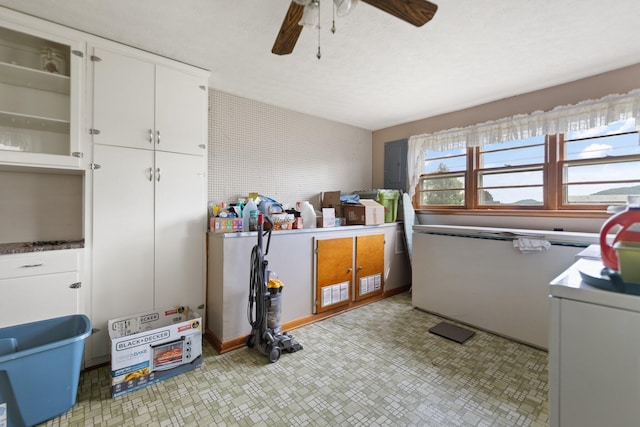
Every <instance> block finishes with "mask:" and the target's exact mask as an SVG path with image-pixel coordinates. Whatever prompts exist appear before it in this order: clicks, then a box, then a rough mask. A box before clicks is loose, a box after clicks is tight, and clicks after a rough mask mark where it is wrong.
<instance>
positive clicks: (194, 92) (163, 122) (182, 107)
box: [156, 65, 208, 155]
mask: <svg viewBox="0 0 640 427" xmlns="http://www.w3.org/2000/svg"><path fill="white" fill-rule="evenodd" d="M207 103H208V100H207V81H206V79H202V78H200V77H195V76H192V75H190V74H186V73H184V72H181V71H178V70H174V69H172V68H168V67H165V66H162V65H158V66H157V67H156V136H157V137H158V139H159V141H156V149H157V150H162V151H172V152H174V153H186V154H198V155H204V154H205V152H206V144H207V137H206V135H207V111H208V108H207V105H208V104H207Z"/></svg>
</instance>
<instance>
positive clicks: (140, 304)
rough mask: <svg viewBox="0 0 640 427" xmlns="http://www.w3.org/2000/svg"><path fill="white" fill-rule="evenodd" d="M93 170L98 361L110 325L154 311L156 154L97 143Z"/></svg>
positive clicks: (105, 347) (106, 347)
mask: <svg viewBox="0 0 640 427" xmlns="http://www.w3.org/2000/svg"><path fill="white" fill-rule="evenodd" d="M94 163H96V164H97V165H99V166H100V167H99V168H98V169H95V170H94V171H93V282H92V308H93V313H92V314H93V318H92V323H93V327H94V328H98V329H100V332H98V333H96V334H94V339H93V345H94V349H93V351H94V353H93V355H94V357H97V356H100V355H105V354H109V335H108V332H107V321H108V320H109V319H113V318H116V317H121V316H125V315H129V314H135V313H140V312H143V311H147V310H151V309H153V262H154V261H153V260H154V257H153V243H154V242H153V239H154V231H153V191H154V189H153V186H154V180H153V152H152V151H148V150H138V149H132V148H122V147H112V146H106V145H104V146H103V145H96V146H95V147H94Z"/></svg>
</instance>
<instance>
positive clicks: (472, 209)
mask: <svg viewBox="0 0 640 427" xmlns="http://www.w3.org/2000/svg"><path fill="white" fill-rule="evenodd" d="M624 134H636V135H638V137H639V139H640V131H637V130H636V131H632V132H621V133H620V134H618V135H624ZM564 138H565V135H564V134H552V135H545V138H544V142H543V144H544V150H545V154H544V163H543V164H539V163H536V164H531V165H520V166H512V167H495V168H486V169H481V168H480V155H481V152H480V147H478V146H475V147H467V148H466V155H467V168H466V171H465V172H464V176H465V178H464V179H465V189H464V204H463V205H461V206H449V205H420V204H418V202H419V201H420V200H421V197H420V193H421V192H422V191H421V190H420V188H421V185H422V181H423V179H424V178H427V177H431V178H432V177H433V176H435V174H434V173H430V174H420V177H419V179H418V182H417V185H416V188H415V191H416V192H415V198H414V202H415V203H414V205H415V206H416V209H417V210H419V211H433V212H438V213H447V212H449V213H471V214H473V213H478V214H485V215H486V214H490V213H493V214H522V213H526V214H527V215H540V216H553V215H566V214H569V215H572V216H587V217H600V216H606V215H607V214H606V210H607V207H608V205H596V204H569V203H565V202H564V193H563V192H564V187H563V169H564V166H565V165H567V164H571V165H576V164H578V165H580V164H585V165H587V164H602V163H619V162H624V161H630V160H636V161H640V154H631V155H624V156H615V157H613V158H612V160H611V161H609V162H603V161H602V158H596V159H574V160H566V159H565V156H564V151H565V150H564V144H565V143H566V142H570V141H575V139H573V140H565V139H564ZM595 138H598V137H589V138H583V139H585V140H586V139H595ZM533 145H537V144H533ZM519 148H522V147H519ZM614 159H615V160H614ZM533 166H536V167H541V171H542V175H543V177H542V189H543V203H542V205H487V204H484V205H483V204H480V203H479V202H480V200H479V190H480V189H479V188H478V183H479V181H480V179H479V177H480V174H481V173H483V172H484V173H486V171H490V172H494V171H500V170H504V171H509V170H518V169H520V170H522V169H527V168H529V167H533ZM447 174H451V172H447ZM603 182H609V181H603ZM630 182H631V180H630ZM632 182H636V181H635V180H634V181H632Z"/></svg>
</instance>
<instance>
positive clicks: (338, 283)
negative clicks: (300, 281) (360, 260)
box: [316, 237, 353, 313]
mask: <svg viewBox="0 0 640 427" xmlns="http://www.w3.org/2000/svg"><path fill="white" fill-rule="evenodd" d="M316 254H317V264H316V265H317V276H316V311H317V312H318V313H321V312H323V311H326V310H330V309H332V308H335V307H340V306H343V305H348V304H349V303H351V299H352V296H351V288H352V278H353V238H352V237H343V238H337V239H326V240H318V241H317V246H316ZM345 293H346V295H345ZM334 301H335V302H334Z"/></svg>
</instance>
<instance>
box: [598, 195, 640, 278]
mask: <svg viewBox="0 0 640 427" xmlns="http://www.w3.org/2000/svg"><path fill="white" fill-rule="evenodd" d="M613 227H618V231H617V233H616V235H615V237H614V238H613V243H612V244H609V241H608V239H607V235H608V234H609V231H611V230H612V228H613ZM618 242H626V243H629V242H635V243H640V196H629V201H628V203H627V209H625V210H624V211H622V212H619V213H617V214H615V215H614V216H612V217H611V218H609V219H608V220H607V221H606V222H605V223H604V224H603V225H602V228H601V229H600V253H601V255H602V263H603V264H604V265H605V267H607V268H610V269H611V270H615V271H619V270H620V265H619V261H618V256H617V254H616V251H615V249H614V246H615V245H616V244H617V243H618ZM623 279H624V277H623Z"/></svg>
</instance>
